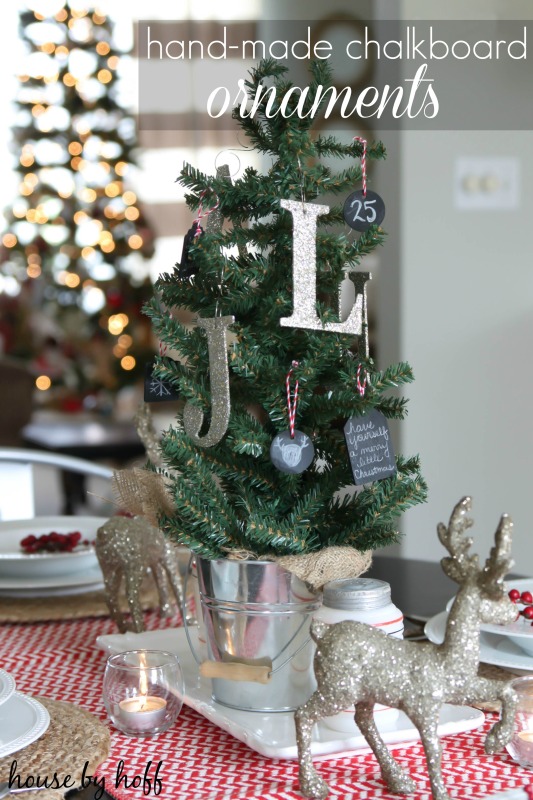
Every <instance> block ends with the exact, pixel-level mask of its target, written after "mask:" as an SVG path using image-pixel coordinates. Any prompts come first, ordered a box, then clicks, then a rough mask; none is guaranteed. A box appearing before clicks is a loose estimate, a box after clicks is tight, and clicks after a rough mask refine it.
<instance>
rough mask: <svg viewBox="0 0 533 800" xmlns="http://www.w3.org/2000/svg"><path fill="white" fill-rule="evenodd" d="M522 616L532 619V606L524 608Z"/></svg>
mask: <svg viewBox="0 0 533 800" xmlns="http://www.w3.org/2000/svg"><path fill="white" fill-rule="evenodd" d="M522 615H523V616H524V617H525V618H526V619H533V606H526V607H525V608H524V610H523V611H522Z"/></svg>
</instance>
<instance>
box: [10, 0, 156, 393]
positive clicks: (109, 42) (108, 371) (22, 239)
mask: <svg viewBox="0 0 533 800" xmlns="http://www.w3.org/2000/svg"><path fill="white" fill-rule="evenodd" d="M47 6H48V7H50V6H53V9H52V10H51V11H50V15H49V16H44V14H41V13H39V11H38V10H32V9H27V10H24V11H22V12H21V14H20V32H21V38H22V40H23V42H24V43H25V45H26V47H27V56H26V63H25V74H23V75H20V76H19V79H20V84H21V85H20V90H19V92H18V96H17V101H16V103H17V107H18V111H17V116H16V123H15V126H14V129H13V134H14V142H15V150H16V157H17V161H18V163H17V169H18V171H19V173H20V175H21V183H20V186H19V194H20V196H19V197H18V198H17V199H16V201H15V203H14V205H13V207H12V208H11V209H9V210H8V211H7V212H6V217H7V221H8V230H7V232H6V233H4V235H3V239H2V244H3V248H2V253H1V256H0V258H1V262H2V263H1V270H2V274H3V275H4V276H11V277H12V278H15V279H16V280H17V281H18V282H19V283H21V284H23V291H22V292H21V295H20V297H21V301H20V302H21V305H24V302H23V300H22V298H26V304H28V303H29V305H30V314H29V316H30V317H31V336H30V337H28V336H26V337H24V338H21V337H20V336H16V337H11V338H12V339H13V341H12V343H11V349H10V348H9V346H7V347H6V342H9V340H10V337H9V335H5V336H4V337H3V338H4V349H7V350H9V349H10V352H11V354H12V355H16V356H19V357H23V358H27V359H30V360H32V361H33V363H34V365H35V366H36V367H37V368H38V370H39V371H40V372H42V373H44V374H47V375H49V377H50V378H51V379H52V381H53V382H55V383H67V384H68V385H69V386H70V388H71V389H73V390H74V391H75V392H76V393H78V394H81V393H83V392H86V391H89V390H91V389H97V388H99V387H107V388H109V389H112V390H113V389H116V388H118V387H120V386H121V385H123V384H124V383H128V382H131V380H132V378H136V377H137V376H138V375H139V374H140V372H142V370H143V368H144V362H145V361H146V359H147V357H148V352H149V351H150V334H149V330H148V327H147V325H146V322H145V320H144V319H143V316H142V314H141V307H142V304H143V301H144V299H145V298H146V297H147V296H149V294H150V291H151V290H150V286H149V282H148V281H147V280H146V277H145V274H146V273H145V270H144V269H139V264H140V257H142V258H149V257H151V256H152V254H153V232H152V231H151V229H150V226H149V224H148V222H147V221H146V219H145V218H144V216H143V213H142V211H141V209H140V207H139V203H138V200H137V197H136V195H135V193H134V192H133V191H131V190H130V189H128V187H127V184H126V180H127V178H128V173H129V172H130V167H131V165H132V164H133V161H134V156H133V149H134V147H135V145H136V130H135V121H134V118H133V116H132V114H131V113H130V112H129V111H127V110H126V109H125V108H123V107H122V105H121V102H120V94H119V84H120V79H119V77H118V76H117V70H118V68H119V63H120V60H121V56H123V55H124V54H123V53H121V52H119V51H118V50H117V47H116V46H115V42H114V34H113V24H112V23H111V21H110V20H109V19H108V18H107V17H106V16H104V15H103V14H102V13H100V12H99V11H98V10H96V9H94V8H89V7H87V6H83V7H82V6H81V4H79V3H74V2H61V0H58V2H55V3H48V4H47ZM35 8H39V10H42V9H40V6H37V4H36V5H35ZM135 273H136V274H137V276H139V275H140V277H138V279H137V281H135V280H134V278H133V275H134V274H135ZM28 298H29V300H28ZM24 313H27V308H25V309H21V314H24Z"/></svg>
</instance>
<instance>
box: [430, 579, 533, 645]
mask: <svg viewBox="0 0 533 800" xmlns="http://www.w3.org/2000/svg"><path fill="white" fill-rule="evenodd" d="M505 589H506V591H510V590H511V589H518V591H519V592H520V593H522V592H524V591H526V590H528V591H530V592H531V593H532V594H533V578H520V579H519V580H515V581H505ZM454 599H455V598H453V597H452V599H451V600H450V601H449V602H448V603H447V604H446V611H449V610H450V608H451V606H452V603H453V601H454ZM523 607H524V606H523V605H522V604H520V605H517V607H516V608H517V611H518V610H519V609H521V608H523ZM531 622H532V621H531V620H526V619H524V617H519V618H518V619H517V620H516V622H511V623H510V624H509V625H494V624H490V623H488V622H484V623H482V624H481V625H480V629H481V630H482V631H484V632H485V633H493V634H495V635H496V636H508V637H509V639H510V640H511V641H512V642H514V643H515V644H516V645H518V646H519V647H520V648H521V649H522V650H525V652H526V653H528V654H529V655H530V656H533V625H532V624H531Z"/></svg>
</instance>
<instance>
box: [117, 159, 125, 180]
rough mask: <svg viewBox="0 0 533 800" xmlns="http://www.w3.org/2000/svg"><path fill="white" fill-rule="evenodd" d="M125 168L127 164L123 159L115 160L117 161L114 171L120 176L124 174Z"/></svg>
mask: <svg viewBox="0 0 533 800" xmlns="http://www.w3.org/2000/svg"><path fill="white" fill-rule="evenodd" d="M127 169H128V165H127V164H126V162H125V161H117V163H116V164H115V172H116V173H117V175H120V177H122V176H123V175H124V173H125V172H126V170H127Z"/></svg>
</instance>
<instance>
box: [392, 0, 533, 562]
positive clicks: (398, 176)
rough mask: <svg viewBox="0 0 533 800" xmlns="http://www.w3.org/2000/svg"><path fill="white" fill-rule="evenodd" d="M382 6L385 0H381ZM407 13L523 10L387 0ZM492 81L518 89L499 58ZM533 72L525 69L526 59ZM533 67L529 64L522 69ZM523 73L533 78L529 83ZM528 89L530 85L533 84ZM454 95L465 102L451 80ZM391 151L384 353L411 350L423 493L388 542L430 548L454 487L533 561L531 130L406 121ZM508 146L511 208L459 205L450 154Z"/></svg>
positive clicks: (485, 540)
mask: <svg viewBox="0 0 533 800" xmlns="http://www.w3.org/2000/svg"><path fill="white" fill-rule="evenodd" d="M379 5H380V6H381V8H380V13H381V14H382V15H383V16H384V17H386V16H391V14H390V11H391V3H390V2H387V3H380V4H379ZM400 9H401V13H402V15H403V18H404V19H413V18H416V17H421V18H424V19H431V18H435V19H438V18H442V16H443V13H442V12H443V9H445V14H446V17H448V18H455V19H461V18H463V17H467V16H469V17H470V18H475V17H477V16H478V17H479V18H484V17H488V18H490V17H491V16H492V17H493V18H494V17H496V18H501V19H511V18H517V17H518V18H520V17H521V16H523V18H528V19H530V18H531V13H532V11H533V9H532V8H531V4H526V3H524V2H521V0H517V2H513V0H506V2H505V3H503V2H501V0H484V1H483V2H477V0H471V2H468V3H464V2H461V3H460V4H458V3H447V4H445V5H444V4H442V3H437V2H433V1H432V0H430V1H429V2H428V0H424V2H423V4H422V2H420V0H418V2H414V0H406V1H405V2H402V3H395V5H394V10H395V12H396V14H399V13H400ZM502 70H503V71H502V73H501V83H500V85H499V86H498V88H497V91H496V93H494V92H493V87H491V86H490V85H486V86H483V85H480V86H479V96H480V98H483V102H487V103H489V102H490V103H494V104H495V108H497V102H498V95H497V92H498V91H506V92H515V93H517V92H519V91H520V90H521V87H520V86H517V84H516V83H515V81H514V80H511V77H510V76H509V75H508V74H507V75H506V73H505V66H502ZM532 73H533V70H532ZM531 79H532V80H533V74H531ZM529 86H531V81H530V83H529ZM527 97H529V92H528V95H527ZM457 102H463V100H462V98H461V92H460V87H457ZM383 138H384V139H385V143H386V144H387V146H388V149H389V155H392V156H393V157H394V156H397V157H399V163H398V164H395V165H393V166H392V167H391V164H390V161H389V163H386V164H385V166H384V167H383V168H382V170H381V174H380V190H381V191H383V192H384V194H385V199H386V201H388V211H387V218H386V220H385V227H386V228H387V230H389V231H390V233H391V235H390V236H389V241H388V244H387V245H386V248H385V252H384V255H383V260H384V263H383V266H382V270H381V274H380V296H379V312H380V313H379V320H380V334H381V349H380V352H381V356H382V359H381V360H382V361H383V363H388V362H389V361H394V360H396V359H397V358H400V359H405V360H408V361H409V362H410V363H411V365H412V367H413V369H414V372H415V377H416V380H415V383H414V384H412V386H410V387H408V391H407V395H408V396H409V397H410V403H409V415H408V418H407V420H406V421H405V422H403V423H402V424H401V426H400V429H399V437H400V443H401V450H402V452H404V453H416V452H419V453H420V455H421V458H422V465H423V472H424V475H425V477H426V479H427V481H428V484H429V502H428V504H426V505H425V506H419V507H417V508H415V509H412V510H411V511H409V512H408V513H407V514H406V515H405V517H404V521H403V531H404V533H405V538H404V539H403V541H402V543H401V545H400V546H399V547H397V548H396V549H393V550H392V552H393V553H396V554H399V555H401V556H404V557H411V558H421V559H425V560H437V559H440V558H441V557H442V555H443V550H442V547H441V546H440V544H439V543H438V540H437V537H436V533H435V526H436V523H437V522H438V521H440V520H443V521H444V520H447V518H448V516H449V514H450V511H451V509H452V507H453V505H454V504H455V502H457V500H459V499H460V498H461V497H462V496H463V495H465V494H470V495H471V496H472V497H473V499H474V513H473V517H474V519H475V521H476V526H475V528H474V531H473V535H474V536H475V539H476V547H478V546H479V551H480V552H481V553H483V554H485V553H487V552H488V549H489V547H490V546H491V542H492V538H493V534H494V530H495V528H496V525H497V522H498V519H499V516H500V514H501V513H502V512H504V511H505V512H508V513H509V514H510V515H511V516H512V518H513V519H514V522H515V540H514V548H513V549H514V556H515V561H516V568H517V569H518V570H520V571H521V572H524V573H529V574H531V573H532V572H533V548H532V547H531V544H530V542H531V533H530V530H531V527H532V522H533V513H532V506H531V497H532V496H533V492H532V489H531V486H532V481H533V414H532V408H531V406H532V402H531V400H532V397H533V369H532V363H531V362H532V358H531V343H532V342H533V270H532V258H531V254H532V249H533V239H532V224H531V222H532V219H533V191H532V189H531V187H532V186H533V133H532V132H531V131H521V132H503V133H502V132H498V131H489V132H475V131H474V132H464V131H463V132H461V131H452V132H449V131H447V132H438V133H421V132H404V133H401V134H393V135H392V136H391V135H390V134H388V133H385V134H383ZM502 155H503V156H513V157H515V158H516V159H518V161H519V166H520V184H521V191H520V201H519V207H518V209H517V210H516V211H504V212H501V211H493V210H485V211H469V212H460V211H459V210H458V209H457V208H456V207H455V204H454V167H455V162H456V159H457V158H458V157H461V156H463V157H464V156H476V157H485V156H487V157H491V156H502Z"/></svg>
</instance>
